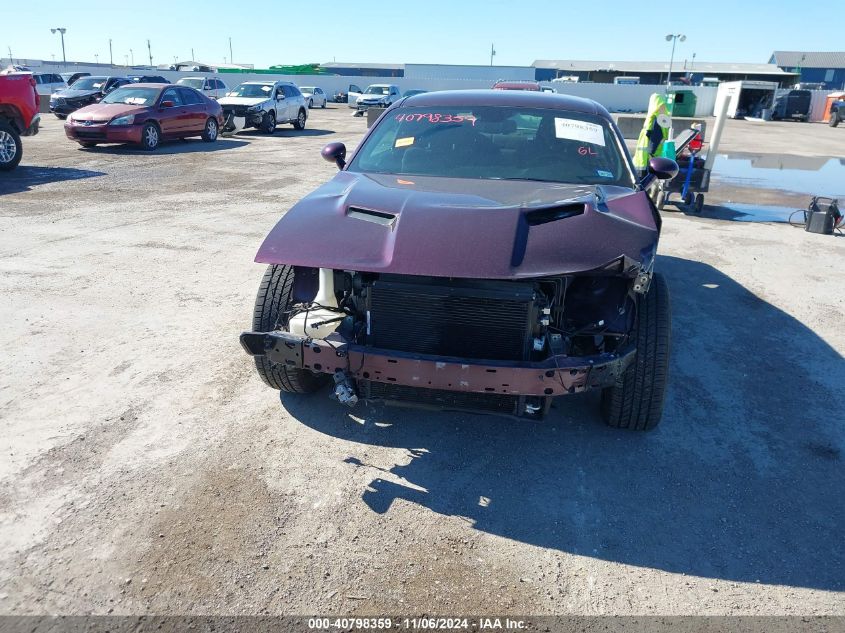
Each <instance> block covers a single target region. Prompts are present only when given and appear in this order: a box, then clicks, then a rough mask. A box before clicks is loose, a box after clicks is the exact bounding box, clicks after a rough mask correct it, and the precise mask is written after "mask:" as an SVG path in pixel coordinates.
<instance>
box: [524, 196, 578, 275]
mask: <svg viewBox="0 0 845 633" xmlns="http://www.w3.org/2000/svg"><path fill="white" fill-rule="evenodd" d="M586 210H587V204H586V203H584V202H567V203H565V204H557V205H554V206H550V207H542V208H540V209H531V210H530V211H525V212H524V213H521V214H520V216H519V220H518V221H517V224H516V233H515V234H514V241H513V251H511V266H513V267H514V268H517V267H518V266H520V265H521V264H522V262H523V261H524V260H525V251H526V249H527V248H528V232H529V230H530V229H531V227H532V226H540V225H542V224H549V223H551V222H558V221H559V220H566V219H567V218H574V217H575V216H578V215H583V214H584V212H585V211H586Z"/></svg>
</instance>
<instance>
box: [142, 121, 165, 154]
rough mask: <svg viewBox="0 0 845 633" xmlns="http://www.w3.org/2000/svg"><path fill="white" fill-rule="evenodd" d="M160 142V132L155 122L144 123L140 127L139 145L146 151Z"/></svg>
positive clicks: (151, 149)
mask: <svg viewBox="0 0 845 633" xmlns="http://www.w3.org/2000/svg"><path fill="white" fill-rule="evenodd" d="M160 142H161V132H160V131H159V129H158V126H157V125H156V124H155V123H152V122H150V123H146V124H145V125H144V127H143V128H141V147H142V148H143V149H145V150H147V151H148V152H151V151H153V150H154V149H156V148H157V147H158V145H159V143H160Z"/></svg>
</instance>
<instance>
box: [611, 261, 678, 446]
mask: <svg viewBox="0 0 845 633" xmlns="http://www.w3.org/2000/svg"><path fill="white" fill-rule="evenodd" d="M671 338H672V310H671V307H670V302H669V287H668V286H667V284H666V280H665V279H664V278H663V276H662V275H659V274H655V275H654V277H653V278H652V280H651V287H650V288H649V291H648V293H647V294H646V295H645V296H643V297H640V299H639V301H638V304H637V320H636V323H635V325H634V330H633V333H632V341H631V342H632V343H633V344H634V345H636V348H637V352H636V354H637V355H636V358H635V359H634V361H633V362H632V363H631V364H630V365H629V366H628V369H626V370H625V372H624V373H623V374H622V375H621V376H617V378H616V384H615V385H614V386H612V387H607V388H605V389H603V390H602V393H601V414H602V417H603V418H604V421H605V422H606V423H607V425H608V426H612V427H615V428H619V429H634V430H637V431H649V430H651V429H653V428H654V427H656V426H657V425H658V423H659V422H660V416H661V415H662V414H663V400H664V396H665V395H666V382H667V379H668V374H669V348H670V342H671Z"/></svg>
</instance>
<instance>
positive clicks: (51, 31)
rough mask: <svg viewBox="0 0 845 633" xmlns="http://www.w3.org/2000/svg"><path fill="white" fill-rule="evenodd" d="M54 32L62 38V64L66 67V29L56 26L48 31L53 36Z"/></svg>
mask: <svg viewBox="0 0 845 633" xmlns="http://www.w3.org/2000/svg"><path fill="white" fill-rule="evenodd" d="M56 32H58V33H59V35H61V36H62V63H63V64H65V65H67V59H66V58H65V33H67V29H66V28H64V27H63V26H57V27H56V28H54V29H50V33H53V34H55V33H56Z"/></svg>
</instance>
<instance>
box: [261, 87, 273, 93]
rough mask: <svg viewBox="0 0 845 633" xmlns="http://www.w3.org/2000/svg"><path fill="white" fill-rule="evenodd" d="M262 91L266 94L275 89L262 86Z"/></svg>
mask: <svg viewBox="0 0 845 633" xmlns="http://www.w3.org/2000/svg"><path fill="white" fill-rule="evenodd" d="M261 89H262V90H263V91H264V92H270V91H271V90H272V89H273V86H261Z"/></svg>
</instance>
